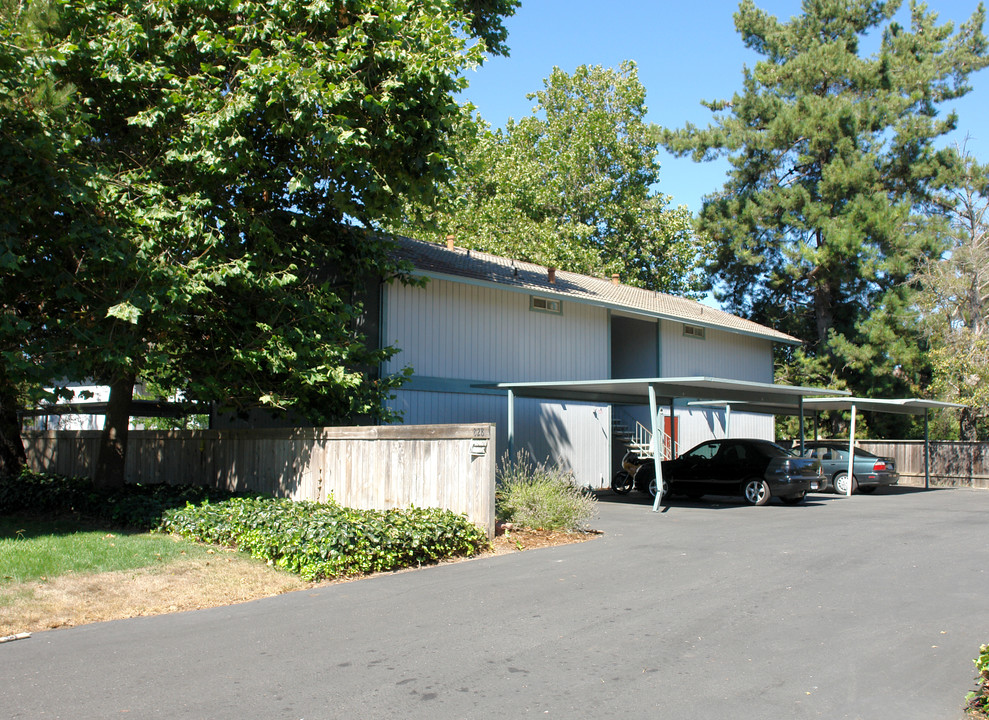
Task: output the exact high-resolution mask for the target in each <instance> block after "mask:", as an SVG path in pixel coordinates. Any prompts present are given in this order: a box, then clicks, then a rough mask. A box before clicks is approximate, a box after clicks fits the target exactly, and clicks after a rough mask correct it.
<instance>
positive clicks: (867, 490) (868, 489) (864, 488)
mask: <svg viewBox="0 0 989 720" xmlns="http://www.w3.org/2000/svg"><path fill="white" fill-rule="evenodd" d="M878 489H879V486H878V485H859V486H858V491H859V492H860V493H864V494H865V495H871V494H872V493H874V492H875V491H876V490H878Z"/></svg>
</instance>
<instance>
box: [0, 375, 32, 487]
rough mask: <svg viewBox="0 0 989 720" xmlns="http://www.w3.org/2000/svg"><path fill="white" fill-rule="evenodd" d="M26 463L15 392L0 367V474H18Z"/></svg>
mask: <svg viewBox="0 0 989 720" xmlns="http://www.w3.org/2000/svg"><path fill="white" fill-rule="evenodd" d="M26 464H27V456H26V455H25V454H24V442H23V441H22V440H21V422H20V420H19V419H18V418H17V394H16V393H15V392H14V388H13V387H11V386H10V384H9V383H8V382H7V374H6V373H5V372H4V371H3V368H0V476H4V475H18V474H20V472H21V470H22V469H23V468H24V466H25V465H26Z"/></svg>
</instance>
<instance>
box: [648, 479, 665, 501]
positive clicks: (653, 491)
mask: <svg viewBox="0 0 989 720" xmlns="http://www.w3.org/2000/svg"><path fill="white" fill-rule="evenodd" d="M657 487H658V486H657V485H656V478H653V479H652V480H650V481H649V497H651V498H654V497H656V488H657ZM669 495H670V484H669V483H668V482H667V481H666V480H665V479H664V480H663V497H669Z"/></svg>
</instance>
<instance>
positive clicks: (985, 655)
mask: <svg viewBox="0 0 989 720" xmlns="http://www.w3.org/2000/svg"><path fill="white" fill-rule="evenodd" d="M973 662H974V663H975V668H976V670H977V671H978V675H976V678H975V680H976V682H977V683H978V688H977V689H976V690H974V691H972V692H970V693H969V694H968V695H967V699H968V709H969V710H970V711H971V712H972V713H974V714H975V715H977V716H978V717H982V718H989V645H983V646H982V647H981V648H980V654H979V657H977V658H976V659H975V660H973Z"/></svg>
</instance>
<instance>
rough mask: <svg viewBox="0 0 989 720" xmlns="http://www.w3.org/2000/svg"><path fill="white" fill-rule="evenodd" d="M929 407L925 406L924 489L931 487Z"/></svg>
mask: <svg viewBox="0 0 989 720" xmlns="http://www.w3.org/2000/svg"><path fill="white" fill-rule="evenodd" d="M930 414H931V411H930V409H929V408H924V489H925V490H930V489H931V426H930Z"/></svg>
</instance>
